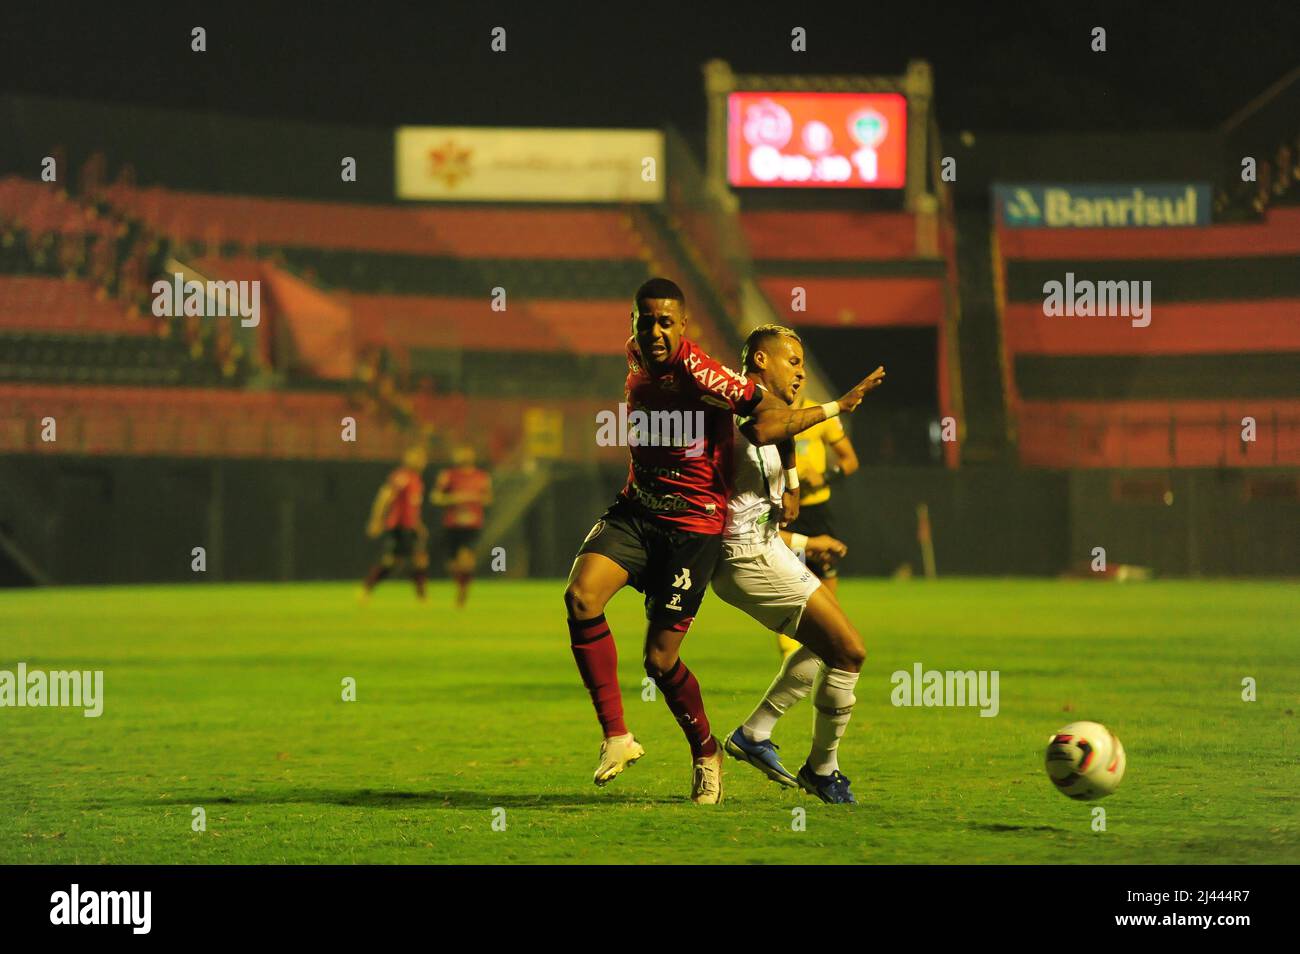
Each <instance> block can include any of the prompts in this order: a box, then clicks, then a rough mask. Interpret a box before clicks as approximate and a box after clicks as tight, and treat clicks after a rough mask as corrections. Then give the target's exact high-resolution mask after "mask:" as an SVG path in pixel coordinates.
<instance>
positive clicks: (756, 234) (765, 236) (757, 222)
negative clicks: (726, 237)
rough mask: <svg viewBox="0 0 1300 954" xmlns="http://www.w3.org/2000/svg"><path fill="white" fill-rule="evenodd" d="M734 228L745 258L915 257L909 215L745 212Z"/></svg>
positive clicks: (913, 227) (913, 230)
mask: <svg viewBox="0 0 1300 954" xmlns="http://www.w3.org/2000/svg"><path fill="white" fill-rule="evenodd" d="M740 225H741V228H742V229H743V230H744V233H745V239H746V241H747V242H748V243H749V250H750V254H751V255H752V256H753V257H754V259H755V261H756V262H758V263H760V268H761V267H762V263H763V262H764V261H766V260H769V259H799V260H805V261H814V262H815V261H835V260H845V261H862V260H866V261H882V260H883V261H899V260H906V259H912V258H916V257H918V253H917V248H916V217H915V216H914V215H913V214H912V213H910V212H864V211H849V210H843V211H829V210H824V211H807V212H805V211H794V210H791V211H780V212H776V211H748V212H742V213H741V214H740Z"/></svg>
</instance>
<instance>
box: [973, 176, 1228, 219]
mask: <svg viewBox="0 0 1300 954" xmlns="http://www.w3.org/2000/svg"><path fill="white" fill-rule="evenodd" d="M993 202H994V210H995V212H996V213H998V214H1000V216H1001V219H1002V224H1003V225H1004V226H1006V227H1008V228H1013V229H1039V228H1049V229H1060V228H1076V229H1082V228H1135V227H1136V228H1159V227H1165V226H1193V225H1209V224H1210V186H1209V183H1205V182H1157V183H1146V184H1144V185H1124V184H1120V185H1114V184H1111V185H1054V184H1052V185H1049V184H1045V183H1029V184H1024V185H1008V184H1003V183H995V184H994V186H993Z"/></svg>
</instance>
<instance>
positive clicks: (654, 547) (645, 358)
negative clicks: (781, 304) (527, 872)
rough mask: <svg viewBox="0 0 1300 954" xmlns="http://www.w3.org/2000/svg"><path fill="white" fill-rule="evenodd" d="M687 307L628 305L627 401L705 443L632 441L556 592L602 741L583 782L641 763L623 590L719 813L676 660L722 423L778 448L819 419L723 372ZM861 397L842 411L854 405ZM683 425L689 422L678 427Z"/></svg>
mask: <svg viewBox="0 0 1300 954" xmlns="http://www.w3.org/2000/svg"><path fill="white" fill-rule="evenodd" d="M687 320H688V319H687V311H686V302H685V296H684V295H683V294H682V291H681V289H680V288H678V287H677V285H676V283H674V282H671V281H669V280H668V279H665V278H653V279H650V280H649V281H647V282H646V283H645V284H643V285H642V286H641V287H640V288H639V289H637V292H636V295H635V296H634V299H633V311H632V329H633V334H632V337H631V338H629V339H628V342H627V364H628V375H627V380H626V384H625V400H626V402H627V405H628V414H629V417H630V416H631V415H632V414H633V413H636V412H641V413H642V414H646V413H654V414H658V415H660V416H661V417H662V418H664V419H668V420H672V419H673V418H674V417H675V418H676V419H677V420H678V421H679V422H682V421H684V420H691V421H695V420H697V418H696V415H698V420H700V421H701V422H702V423H701V430H702V434H698V435H696V436H695V439H694V440H687V439H685V436H686V434H685V428H684V426H683V427H681V428H680V429H679V430H678V434H679V435H680V436H681V437H682V438H683V440H678V441H669V442H665V443H657V442H656V443H648V442H643V441H640V440H637V441H632V440H629V451H630V457H631V461H630V465H629V468H628V479H627V483H626V484H625V485H624V487H623V490H622V491H621V492H620V493H619V495H618V497H617V499H616V500H615V502H614V504H613V505H612V506H611V507H610V508H609V509H608V510H606V511H605V513H604V515H603V516H602V517H601V519H600V520H599V521H597V523H596V525H595V526H594V527H592V529H591V532H590V533H589V534H587V538H586V539H585V540H584V541H583V543H582V546H581V547H580V548H579V550H578V556H577V558H576V559H575V560H574V562H573V569H572V570H571V571H570V572H569V580H568V584H567V587H566V588H565V591H564V605H565V608H566V610H567V611H568V626H569V642H570V645H571V647H572V650H573V657H574V661H575V662H576V663H577V665H578V671H579V673H581V675H582V681H583V684H584V685H585V686H586V687H587V691H588V692H589V693H590V695H591V701H592V704H593V705H594V706H595V709H596V716H597V718H598V719H599V720H600V724H601V728H602V730H603V731H604V736H605V737H604V741H603V742H602V743H601V746H600V762H599V764H598V765H597V767H596V772H595V776H594V778H593V781H595V783H596V784H597V785H604V784H605V783H607V782H609V781H610V780H611V779H613V778H614V777H615V776H617V775H618V774H619V773H621V772H622V771H623V769H624V768H625V767H626V766H628V765H631V764H632V763H634V762H636V761H637V760H638V759H640V758H641V757H642V756H643V755H645V749H644V748H643V747H642V746H641V743H640V742H638V741H637V739H636V737H635V736H633V735H632V733H631V732H629V731H628V728H627V725H626V723H625V722H624V720H623V700H622V696H621V695H620V692H619V684H618V652H617V649H616V648H615V645H614V640H613V637H612V636H611V635H610V628H609V624H608V623H607V622H606V620H605V607H606V605H607V604H608V603H609V601H610V600H611V599H612V598H613V596H614V594H615V593H617V592H618V591H619V590H621V589H622V588H623V587H624V586H626V585H628V584H631V586H633V587H634V588H635V589H637V590H639V591H640V592H641V593H643V594H645V610H646V620H647V626H646V636H645V649H644V654H643V661H644V664H645V672H646V674H647V675H648V676H649V677H650V678H651V679H653V680H654V682H655V685H656V686H657V687H658V689H659V691H660V692H661V693H663V697H664V701H665V702H666V703H667V704H668V708H669V711H671V712H672V714H673V716H674V717H675V718H676V719H677V722H678V724H679V725H680V726H681V727H682V732H683V733H684V734H685V735H686V741H687V743H688V744H689V745H690V749H691V757H692V760H693V767H692V774H691V800H692V801H693V802H696V803H697V804H710V805H712V804H717V803H718V802H720V801H721V800H722V746H721V745H720V744H719V742H718V740H717V739H715V738H714V737H713V735H712V733H711V731H710V729H709V720H708V716H707V715H706V714H705V711H704V701H703V697H702V694H701V691H700V684H699V682H698V680H697V679H696V678H695V676H694V674H693V673H692V672H691V671H690V670H689V669H687V668H686V664H685V663H683V662H682V660H681V658H680V656H679V649H680V647H681V644H682V640H684V639H685V638H686V633H687V630H688V629H689V628H690V626H691V623H692V621H693V620H694V618H695V614H696V612H697V611H698V610H699V607H700V602H701V601H702V600H703V599H704V594H705V591H706V590H707V589H708V585H709V580H710V579H711V578H712V576H713V572H714V569H715V568H716V566H717V562H718V555H719V553H720V551H721V547H722V540H721V533H722V527H723V524H724V522H725V520H726V516H727V498H728V497H729V496H730V489H731V487H730V484H731V473H732V458H731V454H732V446H733V442H734V424H733V422H732V415H733V414H738V415H741V416H744V417H753V418H754V423H753V427H752V430H751V439H752V440H754V441H755V442H756V443H775V442H776V441H778V440H781V439H783V438H786V437H789V436H792V435H793V434H795V433H797V432H798V431H800V430H802V429H803V428H805V427H809V426H811V425H813V424H815V423H817V422H818V421H820V420H823V419H824V418H825V416H826V414H827V413H828V412H827V406H822V407H815V408H811V409H809V410H804V411H795V410H792V409H791V408H790V407H789V406H788V405H787V404H786V403H785V402H784V401H781V400H779V399H777V398H774V397H772V396H770V395H765V394H764V393H763V392H762V391H760V390H759V389H758V388H757V386H756V385H755V384H754V382H753V381H751V380H750V379H748V378H745V377H743V376H742V375H739V374H737V373H736V372H735V371H732V370H731V369H729V368H726V367H724V366H723V365H721V364H719V363H718V362H717V361H715V360H713V359H712V358H710V357H709V356H708V355H707V354H705V353H704V352H703V351H702V350H701V349H700V348H699V346H698V345H696V344H695V343H694V342H693V341H691V340H690V339H688V338H687V337H686V336H685V333H686V330H687ZM861 387H862V386H861V385H860V386H859V388H855V389H854V390H853V391H850V392H849V394H847V395H845V396H844V397H843V398H841V399H840V404H839V405H838V406H839V407H840V408H841V409H843V410H852V408H853V407H856V406H857V404H858V403H859V402H860V401H861V400H862V393H864V392H863V391H862V390H861ZM687 415H690V417H689V418H687V417H686V416H687Z"/></svg>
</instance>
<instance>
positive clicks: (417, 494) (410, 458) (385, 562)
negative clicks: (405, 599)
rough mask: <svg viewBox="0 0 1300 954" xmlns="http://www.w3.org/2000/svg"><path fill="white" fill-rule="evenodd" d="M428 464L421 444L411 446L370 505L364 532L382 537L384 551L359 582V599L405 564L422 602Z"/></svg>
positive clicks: (425, 569) (426, 563) (426, 568)
mask: <svg viewBox="0 0 1300 954" xmlns="http://www.w3.org/2000/svg"><path fill="white" fill-rule="evenodd" d="M428 463H429V457H428V454H427V453H426V452H425V450H424V448H423V447H412V448H411V449H410V450H408V451H407V452H406V453H405V454H404V455H403V457H402V464H401V466H400V467H398V468H397V469H396V470H394V471H393V472H392V473H391V474H389V475H388V479H387V480H386V481H384V485H383V486H382V487H380V488H379V493H377V494H376V495H375V502H374V504H373V506H371V508H370V522H369V524H368V525H367V527H366V534H367V535H368V536H369V537H370V538H371V539H378V538H379V537H381V536H382V537H383V538H384V554H383V556H382V557H380V559H379V562H378V563H376V564H375V565H374V566H373V567H371V569H370V572H369V573H368V574H367V575H366V579H365V581H364V582H363V583H362V585H361V599H362V601H363V602H364V601H366V600H368V599H369V598H370V591H371V590H373V589H374V588H375V584H377V583H378V582H379V581H380V580H382V579H383V578H384V577H386V576H388V575H389V574H390V573H392V572H393V570H394V569H395V568H396V567H397V566H398V565H399V564H402V565H404V566H405V565H409V566H410V571H411V579H412V581H413V582H414V583H415V595H416V597H417V598H419V600H420V602H424V599H425V596H424V581H425V579H426V577H427V576H428V574H429V551H428V540H429V531H428V529H427V528H426V527H425V525H424V520H423V519H422V518H421V516H420V508H421V506H423V504H424V468H425V467H426V466H427V465H428Z"/></svg>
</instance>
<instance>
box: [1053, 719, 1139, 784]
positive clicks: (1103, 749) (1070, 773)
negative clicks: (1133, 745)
mask: <svg viewBox="0 0 1300 954" xmlns="http://www.w3.org/2000/svg"><path fill="white" fill-rule="evenodd" d="M1124 765H1125V759H1124V746H1123V745H1122V744H1120V741H1119V738H1118V737H1117V736H1116V735H1115V733H1113V732H1111V731H1110V729H1108V728H1106V727H1105V726H1104V725H1102V724H1101V723H1100V722H1071V723H1070V724H1069V725H1067V726H1066V727H1065V728H1063V729H1058V730H1057V732H1056V734H1055V735H1053V736H1052V738H1051V739H1050V740H1049V741H1048V743H1047V777H1048V778H1050V779H1051V780H1052V784H1053V785H1055V786H1056V790H1057V791H1058V792H1060V793H1061V794H1062V795H1068V796H1070V797H1071V798H1077V799H1078V800H1079V801H1082V802H1089V801H1092V800H1093V799H1097V798H1105V797H1106V796H1107V795H1109V794H1110V793H1111V792H1113V791H1115V789H1117V788H1119V783H1120V781H1121V780H1122V779H1123V778H1124Z"/></svg>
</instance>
